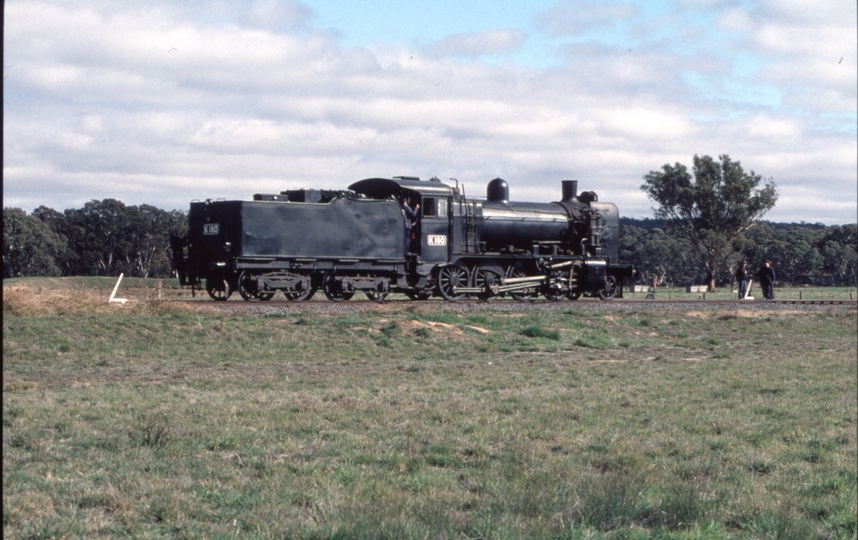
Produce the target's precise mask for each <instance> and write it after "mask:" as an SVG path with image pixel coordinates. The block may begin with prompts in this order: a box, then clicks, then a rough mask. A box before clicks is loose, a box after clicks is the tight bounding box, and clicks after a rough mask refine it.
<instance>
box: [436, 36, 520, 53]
mask: <svg viewBox="0 0 858 540" xmlns="http://www.w3.org/2000/svg"><path fill="white" fill-rule="evenodd" d="M524 39H525V34H524V32H521V31H520V30H487V31H485V32H477V33H473V34H456V35H453V36H448V37H446V38H444V39H443V40H441V41H439V42H437V43H434V44H432V45H430V46H428V47H427V50H428V51H429V52H431V53H434V54H438V55H441V56H454V57H457V56H458V57H469V58H476V57H479V56H487V55H503V54H507V53H511V52H515V51H516V50H518V49H519V47H521V43H522V41H524Z"/></svg>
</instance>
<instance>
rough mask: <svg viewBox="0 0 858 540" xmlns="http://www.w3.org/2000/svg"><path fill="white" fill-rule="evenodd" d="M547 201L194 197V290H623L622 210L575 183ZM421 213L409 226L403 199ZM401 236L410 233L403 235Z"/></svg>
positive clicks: (416, 185) (494, 190) (429, 186)
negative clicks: (246, 199) (621, 256)
mask: <svg viewBox="0 0 858 540" xmlns="http://www.w3.org/2000/svg"><path fill="white" fill-rule="evenodd" d="M561 187H562V196H561V199H560V200H559V201H556V202H551V203H527V202H512V201H510V197H509V185H508V184H507V182H506V181H504V180H502V179H500V178H496V179H494V180H492V181H490V182H489V184H488V186H487V190H486V198H485V199H475V198H468V197H466V196H465V195H464V193H462V192H460V190H459V188H458V185H456V186H455V187H454V186H450V185H448V184H445V183H443V182H441V181H439V180H438V179H437V178H432V179H430V180H426V181H423V180H420V179H419V178H415V177H393V178H368V179H365V180H361V181H359V182H356V183H354V184H352V185H351V186H349V188H348V190H342V191H333V190H304V189H300V190H288V191H282V192H280V193H278V194H257V195H254V196H253V200H252V201H212V200H206V201H204V202H192V203H191V208H190V214H189V231H188V233H189V234H188V242H189V245H188V259H187V261H186V262H185V264H184V266H185V268H186V272H187V275H188V278H189V279H190V280H191V284H192V285H193V286H194V287H200V288H202V287H204V288H205V289H206V290H207V292H208V294H209V295H210V296H211V297H212V298H214V299H215V300H226V299H227V298H228V297H229V296H230V295H231V294H232V292H233V291H238V293H239V294H240V295H241V297H242V298H244V299H245V300H256V301H259V300H262V301H264V300H269V299H271V298H272V297H273V296H274V295H275V294H276V293H278V292H280V293H282V294H283V295H284V297H285V298H286V299H288V300H295V301H301V300H307V299H309V298H311V297H312V296H313V295H314V294H315V292H316V291H317V290H319V289H321V290H322V291H323V293H324V294H325V296H326V297H327V298H329V299H330V300H333V301H343V300H348V299H350V298H352V297H353V296H354V294H355V293H357V292H363V293H364V294H365V295H366V296H367V297H369V298H370V299H373V300H377V301H381V300H384V299H385V298H386V297H387V296H388V294H390V293H391V292H399V293H404V294H405V295H407V296H408V297H409V298H412V299H427V298H430V297H432V296H440V297H442V298H444V299H446V300H449V301H457V300H461V299H463V298H466V297H468V296H476V297H479V298H481V299H483V300H490V299H493V298H497V297H501V296H507V295H508V296H511V297H513V298H515V299H517V300H521V301H529V300H533V299H535V298H537V297H539V296H542V297H544V298H547V299H549V300H561V299H563V298H568V299H572V300H575V299H577V298H579V297H580V296H582V295H587V296H598V297H599V298H602V299H606V300H607V299H610V298H613V297H615V296H617V295H621V294H622V285H623V281H624V280H626V279H628V278H630V277H632V275H633V273H634V269H633V268H632V267H631V266H630V265H624V264H621V263H620V261H619V257H618V254H619V246H618V237H619V230H618V229H619V214H618V211H617V207H616V206H615V205H613V204H611V203H602V202H599V201H598V196H597V195H596V194H595V193H594V192H592V191H585V192H582V193H580V194H578V192H577V181H575V180H564V181H562V182H561ZM403 200H405V201H406V202H407V204H409V206H410V207H411V208H415V207H417V205H419V212H418V214H417V217H416V219H415V220H414V222H413V224H411V227H410V228H406V227H405V226H404V225H405V222H404V220H405V219H408V218H407V217H406V213H405V212H404V211H403V207H402V204H401V203H400V201H403ZM406 231H409V232H410V236H411V238H405V234H406Z"/></svg>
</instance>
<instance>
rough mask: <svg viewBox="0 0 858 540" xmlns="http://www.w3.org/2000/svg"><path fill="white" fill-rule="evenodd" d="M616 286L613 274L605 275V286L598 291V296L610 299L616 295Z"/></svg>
mask: <svg viewBox="0 0 858 540" xmlns="http://www.w3.org/2000/svg"><path fill="white" fill-rule="evenodd" d="M617 292H618V287H617V280H616V278H614V276H605V288H604V289H601V290H600V291H599V298H601V299H602V300H610V299H612V298H614V297H615V296H617Z"/></svg>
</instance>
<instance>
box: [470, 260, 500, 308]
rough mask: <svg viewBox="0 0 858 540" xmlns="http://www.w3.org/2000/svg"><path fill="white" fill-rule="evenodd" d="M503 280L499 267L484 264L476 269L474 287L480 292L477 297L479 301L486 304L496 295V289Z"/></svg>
mask: <svg viewBox="0 0 858 540" xmlns="http://www.w3.org/2000/svg"><path fill="white" fill-rule="evenodd" d="M502 280H503V271H502V270H501V269H500V267H499V266H495V265H493V264H484V265H482V266H480V267H479V268H477V271H476V272H475V273H474V287H478V288H480V289H481V290H482V292H480V293H479V294H478V295H477V296H478V297H479V299H480V300H482V301H484V302H488V301H489V300H491V299H492V298H494V297H496V296H497V295H498V287H500V286H501V281H502Z"/></svg>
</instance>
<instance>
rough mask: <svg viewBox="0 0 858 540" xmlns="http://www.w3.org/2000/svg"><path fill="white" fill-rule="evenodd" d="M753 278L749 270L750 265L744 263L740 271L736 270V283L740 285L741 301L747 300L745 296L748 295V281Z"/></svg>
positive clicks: (740, 266)
mask: <svg viewBox="0 0 858 540" xmlns="http://www.w3.org/2000/svg"><path fill="white" fill-rule="evenodd" d="M750 278H751V272H750V270H748V263H747V262H745V261H742V264H740V265H739V269H738V270H736V282H738V283H739V300H742V299H743V298H745V295H746V294H748V281H749V280H750Z"/></svg>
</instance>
